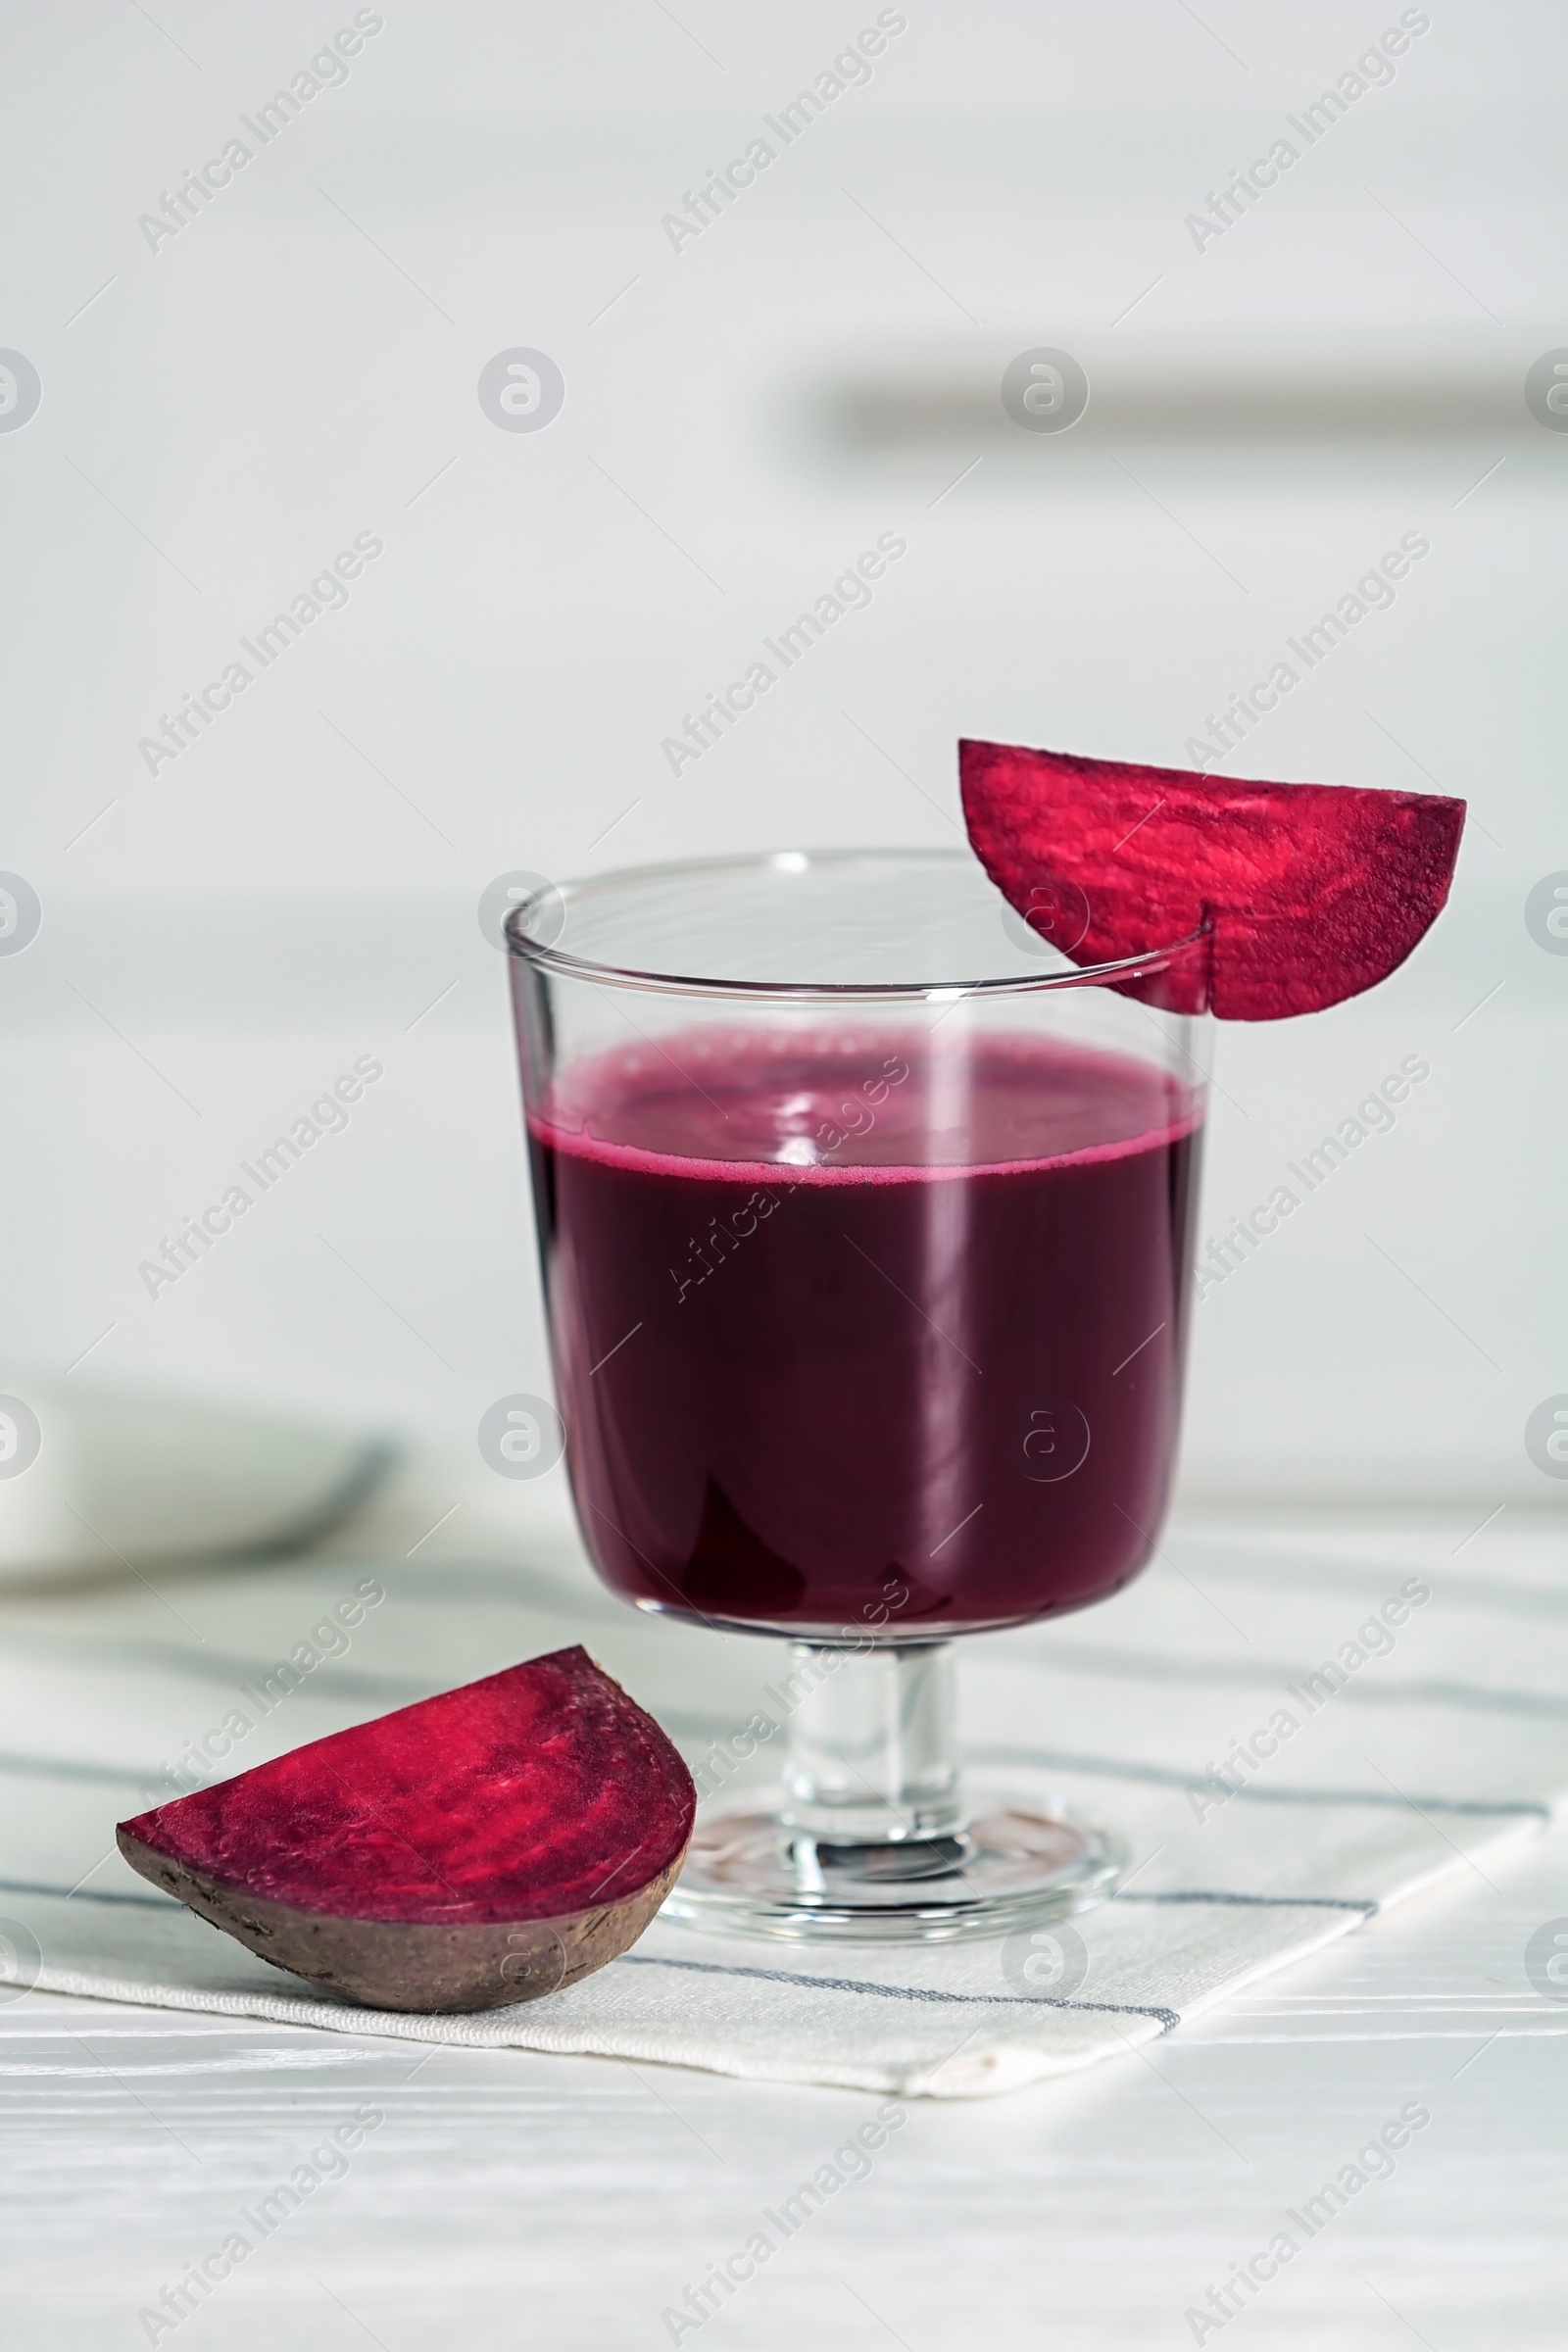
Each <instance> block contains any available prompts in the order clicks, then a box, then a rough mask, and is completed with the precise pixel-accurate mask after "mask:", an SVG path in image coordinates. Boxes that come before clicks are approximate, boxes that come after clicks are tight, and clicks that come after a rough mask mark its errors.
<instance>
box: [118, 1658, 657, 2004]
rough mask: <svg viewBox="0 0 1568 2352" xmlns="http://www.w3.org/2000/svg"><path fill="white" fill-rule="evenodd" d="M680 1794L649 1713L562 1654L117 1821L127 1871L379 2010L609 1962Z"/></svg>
mask: <svg viewBox="0 0 1568 2352" xmlns="http://www.w3.org/2000/svg"><path fill="white" fill-rule="evenodd" d="M695 1809H696V1790H695V1789H694V1788H693V1785H692V1778H691V1775H690V1773H689V1772H688V1771H687V1769H686V1767H685V1765H684V1764H683V1763H682V1761H681V1759H680V1756H679V1755H678V1754H677V1752H676V1750H675V1748H674V1747H673V1746H672V1745H671V1744H670V1741H669V1740H667V1739H666V1738H665V1736H664V1734H663V1733H662V1731H661V1730H660V1728H659V1726H658V1724H657V1723H655V1721H654V1719H653V1717H652V1716H651V1715H648V1714H645V1713H644V1711H643V1709H642V1708H641V1707H639V1706H638V1705H637V1704H636V1702H635V1701H634V1700H633V1699H631V1698H628V1696H627V1695H626V1693H625V1691H622V1690H621V1688H620V1686H619V1684H618V1683H615V1682H613V1681H612V1679H611V1677H610V1676H609V1675H607V1674H606V1673H604V1672H603V1670H602V1669H601V1668H600V1667H598V1666H596V1665H595V1664H594V1661H593V1660H592V1659H591V1658H590V1657H589V1655H588V1653H587V1651H586V1650H584V1649H581V1648H572V1649H561V1650H555V1651H553V1652H552V1653H551V1654H550V1655H549V1656H547V1657H542V1658H533V1659H531V1660H529V1661H528V1662H527V1663H526V1664H525V1665H521V1666H512V1667H509V1668H508V1669H507V1670H506V1671H505V1672H504V1673H502V1674H493V1675H489V1676H487V1677H486V1678H485V1679H484V1680H483V1681H482V1682H477V1683H468V1684H466V1685H465V1686H464V1688H463V1689H461V1690H458V1691H446V1692H444V1693H443V1694H442V1695H441V1696H440V1697H438V1698H426V1699H421V1700H419V1701H418V1702H417V1704H416V1705H414V1706H411V1707H400V1708H399V1709H398V1710H397V1711H396V1712H395V1713H394V1714H391V1715H382V1716H379V1717H378V1718H377V1719H376V1720H375V1721H374V1722H372V1723H365V1724H360V1725H358V1726H356V1727H355V1728H354V1729H353V1730H351V1731H346V1732H335V1733H333V1734H332V1735H331V1736H330V1737H329V1738H327V1739H325V1740H312V1741H311V1742H310V1743H309V1744H308V1745H307V1746H304V1747H297V1748H295V1749H294V1750H293V1751H292V1752H291V1753H290V1754H288V1755H286V1756H279V1757H277V1758H276V1759H275V1760H274V1761H273V1762H271V1763H269V1764H259V1765H257V1766H256V1767H255V1768H254V1770H252V1771H250V1772H242V1773H239V1774H237V1775H236V1777H235V1778H234V1779H233V1780H229V1781H222V1782H220V1783H219V1784H218V1785H217V1786H216V1787H214V1788H211V1789H199V1790H198V1791H197V1792H196V1793H195V1794H194V1795H192V1796H183V1797H179V1798H177V1799H176V1800H175V1801H174V1802H173V1803H172V1804H168V1805H160V1806H158V1807H157V1809H156V1810H155V1811H153V1812H151V1813H143V1814H140V1815H138V1816H137V1818H136V1819H135V1820H133V1821H126V1822H122V1823H121V1824H120V1827H119V1830H118V1832H117V1836H118V1838H119V1843H120V1850H121V1852H122V1853H123V1855H124V1857H125V1859H126V1861H127V1862H129V1864H130V1865H131V1868H132V1869H133V1870H137V1871H139V1872H140V1873H141V1875H142V1877H143V1878H146V1879H150V1880H151V1881H152V1882H153V1884H154V1885H155V1886H158V1887H164V1888H165V1889H166V1890H167V1891H168V1892H170V1893H171V1894H174V1895H177V1896H178V1897H179V1899H180V1900H181V1901H182V1902H185V1903H188V1904H189V1905H190V1907H191V1909H192V1910H194V1911H196V1912H198V1913H199V1914H200V1915H201V1917H203V1918H204V1919H207V1920H209V1921H210V1922H211V1923H212V1925H213V1926H215V1927H219V1928H221V1929H223V1930H224V1931H225V1932H226V1933H227V1934H228V1935H231V1936H237V1937H238V1939H239V1941H240V1942H241V1943H244V1944H247V1945H248V1946H249V1947H250V1949H251V1950H252V1951H254V1952H257V1953H259V1954H260V1955H261V1957H262V1958H263V1959H264V1960H270V1961H271V1962H273V1963H274V1964H275V1965H276V1966H277V1967H279V1968H285V1969H288V1970H289V1971H290V1972H291V1973H292V1974H294V1975H296V1976H301V1977H306V1978H309V1979H310V1981H311V1982H312V1983H313V1984H319V1985H328V1986H331V1987H332V1988H334V1989H335V1990H337V1991H339V1992H341V1993H344V1994H346V1995H348V1996H349V1997H350V1998H351V1999H354V2000H357V2001H363V2002H366V2003H368V2004H369V2005H370V2006H372V2007H375V2008H381V2009H406V2010H426V2011H428V2010H442V2009H491V2008H499V2007H502V2006H504V2005H506V2004H507V2003H509V2002H514V2001H519V2000H530V1999H535V1998H538V1997H539V1996H540V1995H542V1994H544V1993H548V1992H554V1991H556V1990H558V1989H559V1988H560V1987H561V1986H563V1985H570V1984H573V1983H575V1982H576V1981H577V1979H579V1978H580V1977H584V1976H587V1975H588V1974H590V1972H591V1971H592V1970H594V1969H596V1968H602V1967H603V1966H604V1964H605V1962H606V1961H607V1960H613V1959H614V1957H615V1956H616V1954H617V1953H618V1952H623V1951H624V1950H625V1949H626V1948H627V1946H628V1945H629V1944H631V1943H633V1942H634V1941H635V1940H636V1938H637V1937H638V1936H640V1935H641V1934H642V1932H643V1929H644V1928H645V1927H646V1926H647V1925H648V1922H649V1921H650V1920H651V1919H652V1917H653V1916H654V1913H655V1912H656V1911H657V1910H658V1908H659V1906H660V1904H661V1903H662V1901H663V1899H664V1896H665V1895H666V1894H667V1893H668V1891H669V1889H670V1887H672V1886H673V1884H674V1882H675V1879H676V1877H677V1876H678V1874H679V1871H680V1866H681V1863H682V1861H683V1860H684V1859H685V1854H686V1847H687V1845H688V1843H689V1842H690V1839H691V1833H692V1820H693V1815H694V1812H695Z"/></svg>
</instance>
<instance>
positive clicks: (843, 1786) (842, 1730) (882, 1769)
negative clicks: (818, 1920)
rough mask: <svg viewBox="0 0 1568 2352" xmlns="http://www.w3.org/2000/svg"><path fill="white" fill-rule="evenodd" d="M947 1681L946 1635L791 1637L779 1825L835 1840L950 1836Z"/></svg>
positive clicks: (956, 1824)
mask: <svg viewBox="0 0 1568 2352" xmlns="http://www.w3.org/2000/svg"><path fill="white" fill-rule="evenodd" d="M954 1685H955V1677H954V1667H953V1645H952V1643H951V1642H931V1643H926V1644H923V1645H919V1646H911V1647H907V1648H905V1647H899V1646H896V1645H894V1644H893V1643H887V1644H883V1643H880V1642H879V1643H877V1644H876V1646H875V1647H873V1648H867V1649H848V1648H845V1647H843V1646H838V1645H834V1644H832V1643H825V1642H791V1644H790V1672H789V1676H788V1678H787V1681H786V1684H785V1693H786V1695H787V1698H788V1701H789V1705H790V1713H789V1718H788V1723H789V1748H788V1752H787V1754H786V1756H785V1760H784V1813H783V1821H784V1826H785V1827H786V1828H788V1829H790V1830H793V1831H794V1832H795V1833H796V1834H797V1836H799V1837H803V1838H816V1839H819V1840H821V1841H823V1842H825V1843H828V1844H837V1845H868V1844H887V1845H902V1844H906V1843H907V1842H908V1841H910V1840H921V1839H929V1838H951V1837H953V1836H955V1835H956V1832H957V1831H958V1830H959V1828H960V1827H961V1826H962V1818H963V1814H962V1806H961V1804H960V1801H959V1794H958V1761H957V1754H956V1742H955V1705H954V1694H955V1693H954Z"/></svg>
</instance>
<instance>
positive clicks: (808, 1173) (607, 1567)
mask: <svg viewBox="0 0 1568 2352" xmlns="http://www.w3.org/2000/svg"><path fill="white" fill-rule="evenodd" d="M529 1133H530V1146H531V1150H532V1155H533V1165H534V1180H535V1184H536V1186H537V1189H538V1195H539V1201H540V1203H541V1217H540V1227H541V1234H542V1239H543V1250H544V1263H545V1279H546V1287H547V1292H548V1297H549V1302H550V1313H551V1324H552V1338H553V1346H554V1350H555V1360H556V1373H557V1380H558V1384H559V1390H560V1396H561V1404H562V1411H563V1414H564V1419H565V1424H566V1434H567V1448H568V1461H569V1465H570V1470H571V1478H572V1485H573V1489H574V1492H575V1495H576V1498H577V1504H578V1509H579V1513H580V1516H581V1519H582V1524H583V1530H584V1533H585V1535H586V1537H587V1540H588V1544H589V1545H590V1548H591V1550H592V1552H593V1555H594V1557H595V1559H596V1560H597V1562H598V1564H599V1567H600V1570H601V1572H602V1574H603V1575H604V1576H605V1578H606V1579H607V1581H608V1582H609V1583H610V1584H611V1585H612V1586H613V1587H614V1589H615V1590H616V1591H617V1592H619V1593H624V1594H625V1595H626V1596H627V1597H628V1598H630V1599H632V1600H636V1601H639V1602H642V1603H643V1604H644V1605H649V1606H653V1607H657V1608H668V1609H677V1610H686V1611H690V1612H693V1613H701V1614H703V1615H705V1616H709V1617H719V1618H727V1619H733V1620H736V1621H741V1622H750V1623H757V1624H766V1625H776V1626H789V1627H793V1628H797V1629H799V1630H801V1631H802V1632H805V1631H808V1630H809V1631H813V1632H816V1633H823V1632H827V1631H832V1632H839V1631H841V1630H842V1629H845V1628H848V1629H850V1630H851V1631H856V1630H858V1629H860V1628H863V1627H867V1626H872V1627H876V1628H878V1629H881V1628H884V1627H885V1629H886V1631H887V1632H889V1633H890V1634H891V1633H897V1632H899V1631H901V1630H908V1631H910V1632H919V1633H927V1632H930V1631H934V1630H935V1629H936V1628H937V1627H939V1626H977V1625H987V1624H993V1625H994V1624H998V1623H1005V1622H1008V1621H1012V1620H1016V1619H1019V1618H1026V1617H1038V1616H1047V1615H1051V1614H1054V1613H1055V1612H1057V1611H1059V1610H1063V1609H1072V1608H1078V1607H1081V1606H1083V1604H1084V1603H1085V1602H1088V1601H1092V1600H1097V1599H1100V1598H1102V1597H1103V1595H1104V1594H1106V1593H1111V1592H1113V1591H1114V1590H1115V1589H1116V1587H1117V1586H1118V1585H1121V1584H1123V1583H1124V1582H1125V1581H1126V1580H1127V1578H1128V1577H1130V1576H1132V1575H1133V1574H1134V1573H1135V1572H1136V1570H1137V1569H1139V1568H1140V1567H1142V1566H1143V1564H1144V1562H1145V1561H1146V1560H1147V1558H1148V1557H1149V1554H1150V1550H1151V1547H1152V1537H1153V1535H1154V1532H1155V1529H1156V1527H1157V1523H1158V1520H1159V1517H1160V1514H1161V1512H1162V1510H1163V1507H1164V1502H1165V1495H1166V1490H1167V1486H1168V1482H1169V1478H1170V1472H1171V1465H1172V1457H1173V1454H1174V1450H1175V1441H1176V1429H1177V1417H1178V1410H1179V1403H1180V1388H1181V1365H1182V1350H1183V1337H1184V1325H1185V1320H1186V1301H1187V1298H1188V1295H1189V1294H1188V1289H1187V1283H1186V1268H1187V1262H1188V1243H1189V1224H1190V1218H1191V1212H1192V1207H1193V1200H1194V1192H1195V1185H1196V1175H1197V1160H1198V1150H1199V1141H1200V1125H1199V1113H1198V1109H1197V1106H1196V1104H1195V1102H1194V1099H1193V1096H1192V1093H1191V1091H1190V1090H1189V1089H1187V1088H1185V1087H1183V1086H1182V1085H1181V1084H1180V1083H1179V1082H1178V1081H1177V1080H1175V1079H1174V1078H1172V1077H1171V1076H1169V1075H1168V1074H1166V1073H1165V1072H1163V1071H1161V1070H1159V1069H1157V1068H1155V1067H1154V1066H1152V1064H1146V1063H1143V1062H1140V1061H1137V1060H1134V1059H1132V1058H1131V1057H1129V1056H1123V1055H1120V1054H1109V1053H1103V1052H1099V1051H1093V1050H1090V1049H1088V1048H1084V1047H1078V1046H1067V1045H1064V1044H1059V1043H1053V1042H1049V1041H1046V1040H1041V1039H1033V1038H1024V1037H1007V1036H1001V1037H976V1036H974V1035H973V1034H967V1035H964V1036H962V1037H959V1036H957V1035H955V1036H954V1037H953V1039H952V1040H951V1041H945V1040H944V1038H943V1035H942V1032H941V1030H940V1029H939V1030H938V1031H936V1032H935V1033H934V1035H932V1036H930V1037H926V1036H924V1035H921V1036H914V1035H910V1034H905V1033H902V1032H899V1031H893V1030H890V1031H887V1032H880V1031H879V1032H874V1033H873V1032H861V1033H856V1034H844V1033H840V1034H838V1035H823V1034H820V1033H814V1032H812V1033H808V1032H804V1031H777V1032H771V1033H769V1034H768V1035H766V1036H765V1037H762V1038H759V1037H757V1036H755V1035H751V1034H742V1033H740V1032H736V1031H722V1030H690V1031H685V1032H681V1033H679V1034H677V1035H674V1036H671V1037H669V1038H667V1039H665V1040H664V1041H663V1042H662V1044H661V1045H654V1044H649V1045H648V1046H646V1047H639V1048H637V1049H635V1050H627V1051H625V1052H621V1053H617V1054H604V1055H601V1056H599V1057H596V1058H594V1059H592V1060H588V1061H585V1062H582V1063H579V1064H578V1065H576V1067H575V1068H574V1069H572V1070H571V1071H570V1072H568V1074H567V1076H566V1077H565V1079H564V1080H561V1081H558V1082H557V1086H556V1089H555V1092H554V1094H553V1096H552V1098H551V1100H550V1102H549V1103H547V1104H546V1106H545V1108H544V1110H543V1111H542V1112H540V1111H538V1110H537V1109H536V1111H535V1113H534V1115H533V1116H532V1118H531V1119H530V1122H529Z"/></svg>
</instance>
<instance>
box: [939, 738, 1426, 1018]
mask: <svg viewBox="0 0 1568 2352" xmlns="http://www.w3.org/2000/svg"><path fill="white" fill-rule="evenodd" d="M958 770H959V778H960V781H961V785H962V790H963V812H964V819H965V822H966V823H967V825H968V828H969V839H970V842H971V843H972V845H973V847H974V851H975V854H976V856H977V857H978V858H979V859H980V862H981V863H982V865H984V867H985V869H986V871H987V873H988V874H989V875H990V876H991V879H992V881H993V882H994V883H995V884H996V885H997V888H998V889H999V890H1000V891H1001V892H1002V893H1003V895H1004V897H1005V899H1006V900H1007V902H1008V904H1009V905H1010V906H1011V907H1013V908H1014V909H1015V910H1016V911H1017V913H1019V914H1020V915H1021V916H1022V917H1023V919H1024V921H1025V922H1028V923H1030V924H1031V925H1032V927H1033V928H1034V929H1035V930H1037V931H1038V932H1039V933H1040V934H1041V936H1042V937H1043V938H1046V939H1048V940H1051V941H1052V942H1053V943H1054V945H1055V946H1057V947H1059V948H1060V950H1061V952H1062V953H1063V954H1064V955H1065V956H1068V957H1069V958H1070V959H1071V960H1072V961H1073V962H1074V963H1078V964H1091V963H1113V962H1116V961H1118V960H1120V959H1121V958H1122V957H1123V956H1139V955H1144V954H1146V953H1148V952H1149V951H1150V950H1152V949H1155V948H1166V947H1174V946H1176V945H1177V944H1178V943H1179V942H1180V941H1183V940H1185V939H1188V938H1189V937H1191V935H1192V934H1193V933H1195V932H1197V931H1200V930H1201V929H1203V928H1204V927H1205V926H1206V927H1207V928H1208V929H1209V931H1210V933H1211V940H1210V963H1209V974H1210V976H1209V979H1208V982H1207V990H1208V997H1207V1002H1208V1005H1209V1007H1210V1008H1211V1009H1212V1010H1213V1011H1214V1012H1215V1013H1216V1014H1217V1015H1218V1016H1219V1018H1220V1019H1221V1020H1231V1021H1277V1020H1283V1019H1285V1018H1286V1017H1287V1015H1289V1014H1291V1013H1298V1012H1321V1011H1322V1010H1323V1009H1324V1007H1325V1006H1326V1005H1338V1004H1340V1003H1341V1002H1343V1000H1344V999H1345V998H1347V997H1357V996H1359V995H1360V994H1361V993H1362V991H1363V990H1364V989H1368V988H1373V987H1375V986H1376V985H1377V983H1378V982H1379V981H1380V980H1385V979H1387V977H1388V975H1389V974H1390V972H1392V971H1394V970H1395V969H1396V968H1397V966H1398V965H1399V964H1401V963H1402V962H1403V961H1404V959H1405V957H1406V956H1408V955H1409V953H1410V951H1411V949H1412V948H1413V947H1414V946H1415V945H1416V943H1417V941H1418V940H1420V939H1421V938H1422V936H1423V935H1424V934H1425V933H1426V931H1427V930H1429V929H1430V927H1431V925H1432V923H1433V922H1434V921H1435V920H1436V918H1437V916H1438V914H1439V913H1440V912H1441V910H1442V908H1443V906H1444V903H1445V901H1446V898H1447V895H1448V885H1449V883H1450V881H1451V880H1452V878H1453V866H1454V859H1455V858H1456V857H1457V855H1458V850H1459V835H1460V833H1461V831H1462V830H1463V826H1464V814H1465V805H1464V803H1463V801H1456V800H1449V799H1447V798H1446V797H1444V796H1442V795H1439V794H1436V793H1419V792H1373V791H1366V790H1362V789H1358V788H1357V787H1354V786H1351V785H1346V784H1263V783H1253V782H1250V781H1248V780H1246V779H1244V778H1241V777H1229V776H1226V777H1220V776H1210V775H1204V774H1201V773H1200V772H1198V771H1197V770H1195V769H1191V768H1181V767H1139V766H1134V765H1132V764H1130V763H1128V762H1126V761H1123V760H1085V759H1079V758H1077V757H1075V756H1074V755H1073V754H1071V753H1068V752H1040V751H1029V750H1026V749H1024V748H1023V747H1021V746H1020V745H1017V744H1006V743H974V742H964V743H960V744H959V746H958ZM1129 985H1130V986H1132V987H1133V988H1135V989H1136V988H1138V987H1139V986H1140V985H1141V984H1140V983H1137V982H1134V983H1131V984H1129ZM1183 985H1184V986H1185V990H1186V995H1187V996H1188V997H1189V998H1197V997H1199V995H1200V993H1201V989H1202V986H1203V983H1202V982H1201V978H1200V976H1199V974H1198V972H1197V971H1196V969H1192V970H1190V972H1189V976H1188V977H1187V978H1186V980H1185V982H1184V984H1183ZM1202 1008H1203V1006H1202V1004H1201V1002H1181V1003H1175V1002H1173V1003H1172V1009H1174V1010H1184V1011H1195V1012H1196V1011H1201V1009H1202Z"/></svg>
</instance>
